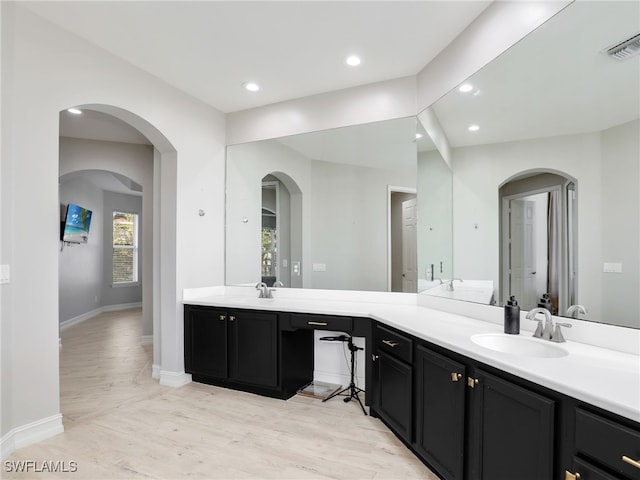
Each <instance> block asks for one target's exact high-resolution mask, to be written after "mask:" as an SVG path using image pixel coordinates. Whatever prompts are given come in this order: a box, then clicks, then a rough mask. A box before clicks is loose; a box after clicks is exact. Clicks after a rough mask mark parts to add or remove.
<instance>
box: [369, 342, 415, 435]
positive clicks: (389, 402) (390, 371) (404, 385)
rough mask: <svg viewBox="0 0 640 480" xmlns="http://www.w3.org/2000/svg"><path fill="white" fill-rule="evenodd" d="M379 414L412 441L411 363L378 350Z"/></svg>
mask: <svg viewBox="0 0 640 480" xmlns="http://www.w3.org/2000/svg"><path fill="white" fill-rule="evenodd" d="M377 363H378V388H377V394H378V398H377V406H378V410H379V412H378V413H379V414H380V416H381V417H383V418H384V419H385V420H386V421H387V423H389V425H390V426H391V427H392V428H393V429H394V430H395V432H396V434H397V435H399V436H400V437H402V438H404V439H405V440H406V441H407V442H409V443H411V441H412V438H411V437H412V433H413V429H412V422H413V414H412V408H411V406H412V378H411V377H412V371H413V369H412V368H411V366H410V365H407V364H406V363H404V362H401V361H400V360H397V359H395V358H394V357H392V356H391V355H388V354H387V353H385V352H383V351H378V362H377Z"/></svg>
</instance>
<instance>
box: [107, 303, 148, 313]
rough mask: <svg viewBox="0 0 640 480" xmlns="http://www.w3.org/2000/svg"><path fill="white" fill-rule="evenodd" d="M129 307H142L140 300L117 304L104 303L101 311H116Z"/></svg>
mask: <svg viewBox="0 0 640 480" xmlns="http://www.w3.org/2000/svg"><path fill="white" fill-rule="evenodd" d="M131 308H142V302H133V303H119V304H118V305H104V306H103V307H102V311H103V312H117V311H119V310H129V309H131Z"/></svg>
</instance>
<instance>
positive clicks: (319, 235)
mask: <svg viewBox="0 0 640 480" xmlns="http://www.w3.org/2000/svg"><path fill="white" fill-rule="evenodd" d="M311 172H312V189H311V195H312V201H311V209H310V212H309V213H310V216H311V230H310V236H309V237H308V238H307V241H306V242H305V245H308V246H309V249H310V254H311V258H310V262H311V265H309V264H307V265H306V267H307V271H309V269H310V267H312V266H313V264H323V265H326V271H324V272H314V271H312V272H311V279H310V280H311V282H310V283H309V284H308V285H305V286H310V287H312V288H325V289H338V290H370V291H379V292H380V291H382V292H383V291H387V289H388V279H389V273H388V271H387V270H388V259H387V257H388V232H387V229H388V212H387V210H388V191H387V187H388V185H396V186H401V187H406V188H415V187H416V171H415V169H407V170H386V169H380V168H367V167H359V166H353V165H344V164H338V163H332V162H321V161H313V162H312V165H311Z"/></svg>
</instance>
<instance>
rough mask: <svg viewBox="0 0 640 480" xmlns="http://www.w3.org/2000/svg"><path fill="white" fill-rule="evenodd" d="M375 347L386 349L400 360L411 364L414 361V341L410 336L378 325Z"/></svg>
mask: <svg viewBox="0 0 640 480" xmlns="http://www.w3.org/2000/svg"><path fill="white" fill-rule="evenodd" d="M375 347H376V349H378V350H384V351H385V352H389V353H390V354H391V355H393V356H394V357H396V358H397V359H398V360H402V361H403V362H407V363H409V364H411V363H412V361H413V357H412V354H413V342H412V340H411V339H410V338H409V337H406V336H404V335H401V334H400V333H396V332H394V331H393V330H390V329H388V328H385V327H382V326H380V325H378V327H377V328H376V338H375Z"/></svg>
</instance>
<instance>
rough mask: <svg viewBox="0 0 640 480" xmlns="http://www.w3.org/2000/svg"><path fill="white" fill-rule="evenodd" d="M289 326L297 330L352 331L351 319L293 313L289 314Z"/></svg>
mask: <svg viewBox="0 0 640 480" xmlns="http://www.w3.org/2000/svg"><path fill="white" fill-rule="evenodd" d="M291 326H292V327H293V328H297V329H300V328H305V329H312V330H334V331H338V332H346V333H351V332H352V331H353V318H351V317H337V316H333V315H309V314H298V313H293V314H291Z"/></svg>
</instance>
